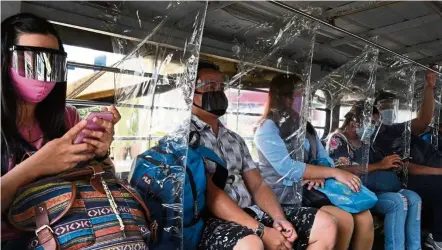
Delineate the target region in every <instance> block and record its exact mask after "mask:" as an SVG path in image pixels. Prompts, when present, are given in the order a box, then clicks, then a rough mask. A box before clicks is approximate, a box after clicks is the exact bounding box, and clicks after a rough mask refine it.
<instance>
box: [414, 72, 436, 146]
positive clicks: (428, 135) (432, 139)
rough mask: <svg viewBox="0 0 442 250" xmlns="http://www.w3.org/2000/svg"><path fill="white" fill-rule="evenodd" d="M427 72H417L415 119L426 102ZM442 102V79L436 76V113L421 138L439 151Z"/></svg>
mask: <svg viewBox="0 0 442 250" xmlns="http://www.w3.org/2000/svg"><path fill="white" fill-rule="evenodd" d="M427 73H428V72H427V70H426V69H422V68H418V69H417V72H416V83H415V91H414V103H413V118H415V117H416V116H417V114H418V112H419V109H420V107H421V105H422V102H423V100H424V86H425V84H426V83H427V82H426V77H427ZM441 100H442V77H441V76H438V75H436V86H435V87H434V102H435V103H434V113H433V118H432V120H431V123H430V125H429V126H428V128H427V129H426V130H425V131H424V132H423V133H421V138H423V139H424V140H426V141H427V142H429V143H431V145H432V146H433V147H434V148H435V149H436V150H437V149H438V148H439V146H440V141H439V140H438V137H439V134H440V133H439V126H440V125H439V124H441V121H442V120H441V119H442V118H441V114H440V112H441V110H442V105H441Z"/></svg>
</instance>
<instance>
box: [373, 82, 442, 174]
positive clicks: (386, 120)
mask: <svg viewBox="0 0 442 250" xmlns="http://www.w3.org/2000/svg"><path fill="white" fill-rule="evenodd" d="M432 76H433V74H428V79H431V78H432ZM433 79H434V78H433ZM432 81H433V82H435V80H432ZM432 93H433V88H432V87H431V86H429V85H428V84H426V85H425V88H424V99H423V103H422V105H421V107H420V110H419V113H418V117H417V118H415V119H413V120H411V132H412V134H411V141H410V143H411V144H410V162H412V163H414V164H419V165H424V166H430V167H442V152H438V150H437V149H435V148H434V147H432V145H431V144H430V143H429V142H426V141H424V140H423V139H422V138H420V137H419V135H420V134H422V133H423V132H425V131H427V130H428V124H430V122H431V120H432V117H433V110H434V106H435V104H434V97H433V94H432ZM375 105H376V106H377V107H378V109H379V111H380V113H381V118H382V124H383V125H384V126H381V127H380V128H379V132H378V134H388V135H389V136H393V135H394V137H395V138H396V139H395V140H391V137H389V136H387V137H385V136H383V137H378V138H377V140H376V145H375V146H376V148H377V149H381V150H383V151H390V152H396V153H403V152H402V151H403V149H404V148H405V147H404V146H403V140H401V138H403V135H402V133H403V132H404V131H405V127H406V126H408V123H406V122H401V123H396V120H397V117H396V116H397V110H395V109H397V106H399V100H398V99H397V98H396V96H395V95H394V94H392V93H389V92H385V91H381V92H380V94H379V95H378V96H377V98H376V102H375ZM395 106H396V108H395ZM385 147H387V148H385Z"/></svg>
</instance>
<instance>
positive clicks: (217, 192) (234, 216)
mask: <svg viewBox="0 0 442 250" xmlns="http://www.w3.org/2000/svg"><path fill="white" fill-rule="evenodd" d="M206 204H207V207H208V208H209V211H210V212H212V214H213V215H215V216H216V217H218V218H220V219H222V220H226V221H233V222H235V223H237V224H239V225H241V226H244V227H247V228H250V229H252V230H255V229H257V228H258V221H256V220H255V219H254V218H252V217H251V216H250V215H248V214H247V213H246V212H244V210H242V209H241V208H240V207H239V206H238V204H236V203H235V202H233V201H232V199H230V197H229V196H228V195H227V194H226V193H225V192H224V191H223V190H221V189H219V188H218V187H217V186H216V185H215V184H214V183H213V182H212V177H211V176H208V177H207V202H206Z"/></svg>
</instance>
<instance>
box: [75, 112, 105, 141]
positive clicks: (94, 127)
mask: <svg viewBox="0 0 442 250" xmlns="http://www.w3.org/2000/svg"><path fill="white" fill-rule="evenodd" d="M94 118H97V119H103V120H105V121H108V122H111V121H112V119H113V114H112V112H110V111H92V112H90V113H89V114H88V116H87V117H86V119H85V120H86V121H87V125H86V128H85V129H87V130H90V131H99V132H104V131H105V128H104V127H103V126H101V125H99V124H97V123H96V122H94ZM86 138H87V139H96V138H90V137H87V136H86V135H85V134H84V133H83V132H80V133H79V134H78V135H77V137H76V138H75V140H74V144H80V143H83V140H84V139H86Z"/></svg>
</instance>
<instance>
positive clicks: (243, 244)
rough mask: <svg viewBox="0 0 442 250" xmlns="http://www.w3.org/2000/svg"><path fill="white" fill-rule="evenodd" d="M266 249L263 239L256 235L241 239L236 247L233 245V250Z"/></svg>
mask: <svg viewBox="0 0 442 250" xmlns="http://www.w3.org/2000/svg"><path fill="white" fill-rule="evenodd" d="M251 249H256V250H264V244H263V243H262V240H261V239H260V238H259V237H258V236H256V235H249V236H246V237H244V238H242V239H240V240H239V241H238V242H237V243H236V245H235V247H233V250H251Z"/></svg>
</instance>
